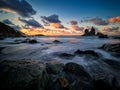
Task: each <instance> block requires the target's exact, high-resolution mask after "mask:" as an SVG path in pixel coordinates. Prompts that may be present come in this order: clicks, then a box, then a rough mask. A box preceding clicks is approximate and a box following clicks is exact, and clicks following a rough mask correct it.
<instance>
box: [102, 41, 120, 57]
mask: <svg viewBox="0 0 120 90" xmlns="http://www.w3.org/2000/svg"><path fill="white" fill-rule="evenodd" d="M100 49H103V50H105V51H109V52H111V53H112V54H113V55H115V56H117V57H120V43H117V44H104V45H102V46H101V47H100Z"/></svg>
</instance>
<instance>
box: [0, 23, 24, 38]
mask: <svg viewBox="0 0 120 90" xmlns="http://www.w3.org/2000/svg"><path fill="white" fill-rule="evenodd" d="M23 36H25V35H24V34H23V33H22V32H20V31H17V30H14V29H13V28H11V27H10V26H8V25H5V24H4V23H2V22H0V37H2V38H6V37H23Z"/></svg>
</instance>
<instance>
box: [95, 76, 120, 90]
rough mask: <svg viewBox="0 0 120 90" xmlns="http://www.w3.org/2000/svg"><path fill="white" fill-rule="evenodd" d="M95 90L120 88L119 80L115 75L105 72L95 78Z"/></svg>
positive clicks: (117, 89)
mask: <svg viewBox="0 0 120 90" xmlns="http://www.w3.org/2000/svg"><path fill="white" fill-rule="evenodd" d="M94 90H120V87H119V85H118V81H117V79H116V77H115V76H114V75H110V74H109V75H107V74H104V75H102V77H101V75H100V76H99V75H98V77H97V78H95V81H94Z"/></svg>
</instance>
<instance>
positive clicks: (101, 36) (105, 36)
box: [98, 35, 108, 38]
mask: <svg viewBox="0 0 120 90" xmlns="http://www.w3.org/2000/svg"><path fill="white" fill-rule="evenodd" d="M98 38H108V36H107V35H99V36H98Z"/></svg>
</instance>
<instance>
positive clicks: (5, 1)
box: [0, 0, 36, 17]
mask: <svg viewBox="0 0 120 90" xmlns="http://www.w3.org/2000/svg"><path fill="white" fill-rule="evenodd" d="M0 9H2V10H4V11H6V12H11V13H18V14H19V15H20V16H22V17H31V15H34V14H36V11H35V10H34V9H33V8H32V6H31V5H30V4H29V3H28V2H27V1H26V0H0Z"/></svg>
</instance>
